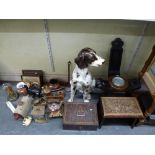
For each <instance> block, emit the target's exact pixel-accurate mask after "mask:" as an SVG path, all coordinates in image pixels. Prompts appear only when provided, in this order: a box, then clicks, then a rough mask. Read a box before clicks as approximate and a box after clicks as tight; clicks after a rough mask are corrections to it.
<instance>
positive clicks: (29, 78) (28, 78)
mask: <svg viewBox="0 0 155 155" xmlns="http://www.w3.org/2000/svg"><path fill="white" fill-rule="evenodd" d="M21 79H22V81H30V82H32V83H38V84H39V85H40V86H41V82H40V77H39V76H36V77H35V76H30V75H29V76H27V75H22V76H21Z"/></svg>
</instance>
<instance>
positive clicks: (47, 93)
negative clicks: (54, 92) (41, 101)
mask: <svg viewBox="0 0 155 155" xmlns="http://www.w3.org/2000/svg"><path fill="white" fill-rule="evenodd" d="M41 88H42V94H43V95H45V96H50V95H51V88H50V84H49V83H46V84H44V85H43V86H42V87H41Z"/></svg>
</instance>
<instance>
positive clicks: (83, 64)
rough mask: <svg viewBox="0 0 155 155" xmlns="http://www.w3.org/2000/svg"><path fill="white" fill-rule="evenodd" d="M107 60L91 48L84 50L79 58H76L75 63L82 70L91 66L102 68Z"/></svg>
mask: <svg viewBox="0 0 155 155" xmlns="http://www.w3.org/2000/svg"><path fill="white" fill-rule="evenodd" d="M104 62H105V60H104V59H103V58H101V57H100V56H98V55H97V54H96V52H95V51H94V50H93V49H91V48H84V49H82V50H81V51H80V52H79V54H78V56H77V57H76V58H75V63H76V64H77V65H78V67H79V68H80V69H84V68H87V67H88V66H89V65H90V66H95V67H98V66H101V65H102V64H103V63H104Z"/></svg>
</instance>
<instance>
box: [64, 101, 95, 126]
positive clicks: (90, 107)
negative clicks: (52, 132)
mask: <svg viewBox="0 0 155 155" xmlns="http://www.w3.org/2000/svg"><path fill="white" fill-rule="evenodd" d="M63 124H65V125H83V126H85V125H88V126H89V125H90V126H98V115H97V105H96V104H95V103H65V104H64V114H63Z"/></svg>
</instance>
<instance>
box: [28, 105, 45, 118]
mask: <svg viewBox="0 0 155 155" xmlns="http://www.w3.org/2000/svg"><path fill="white" fill-rule="evenodd" d="M31 115H32V116H33V118H34V119H38V118H44V117H45V106H43V105H37V106H33V109H32V111H31Z"/></svg>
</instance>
